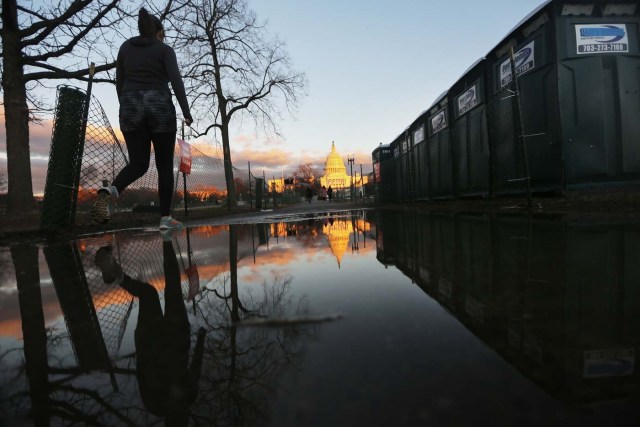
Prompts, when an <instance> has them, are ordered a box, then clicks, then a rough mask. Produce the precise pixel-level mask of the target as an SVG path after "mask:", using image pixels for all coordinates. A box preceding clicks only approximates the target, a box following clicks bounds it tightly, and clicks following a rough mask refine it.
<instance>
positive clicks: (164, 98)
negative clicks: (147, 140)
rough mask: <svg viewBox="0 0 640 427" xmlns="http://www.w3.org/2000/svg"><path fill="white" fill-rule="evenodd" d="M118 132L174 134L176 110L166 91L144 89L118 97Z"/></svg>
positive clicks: (169, 93) (169, 94)
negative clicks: (140, 131)
mask: <svg viewBox="0 0 640 427" xmlns="http://www.w3.org/2000/svg"><path fill="white" fill-rule="evenodd" d="M119 116H120V130H121V131H123V132H130V131H137V130H146V131H148V132H150V133H168V132H174V133H175V132H176V130H177V126H176V109H175V107H174V106H173V100H172V99H171V92H169V91H168V90H166V91H165V90H158V89H146V90H131V91H127V92H124V93H123V94H122V96H121V97H120V112H119Z"/></svg>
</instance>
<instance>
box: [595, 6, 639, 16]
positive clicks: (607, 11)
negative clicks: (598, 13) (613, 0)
mask: <svg viewBox="0 0 640 427" xmlns="http://www.w3.org/2000/svg"><path fill="white" fill-rule="evenodd" d="M636 6H637V5H636V4H635V3H624V4H607V5H605V6H604V9H603V10H602V14H603V15H604V16H612V15H615V16H622V15H635V13H636Z"/></svg>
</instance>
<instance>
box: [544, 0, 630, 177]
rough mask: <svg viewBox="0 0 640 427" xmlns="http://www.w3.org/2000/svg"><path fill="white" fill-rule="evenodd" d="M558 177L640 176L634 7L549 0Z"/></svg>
mask: <svg viewBox="0 0 640 427" xmlns="http://www.w3.org/2000/svg"><path fill="white" fill-rule="evenodd" d="M553 6H554V7H553V9H552V11H550V12H549V13H551V12H553V13H554V15H555V29H556V39H557V55H558V91H559V95H558V96H559V103H560V117H561V120H562V141H563V156H564V162H565V164H564V171H565V179H566V184H567V186H568V187H571V186H576V185H580V184H593V183H601V182H605V183H608V182H615V181H629V180H635V181H636V182H637V181H638V179H640V75H639V74H638V70H639V69H640V46H639V45H640V37H639V34H638V33H639V31H640V5H639V4H638V1H637V0H636V1H628V0H616V1H611V2H602V1H597V2H588V3H586V4H581V5H575V4H573V3H571V2H565V1H562V2H555V3H554V5H553Z"/></svg>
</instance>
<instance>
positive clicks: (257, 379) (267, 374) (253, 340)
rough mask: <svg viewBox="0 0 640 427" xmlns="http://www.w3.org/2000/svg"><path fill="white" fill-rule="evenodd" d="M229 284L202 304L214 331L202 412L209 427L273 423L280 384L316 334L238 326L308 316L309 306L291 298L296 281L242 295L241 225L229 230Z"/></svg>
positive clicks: (201, 396) (304, 328)
mask: <svg viewBox="0 0 640 427" xmlns="http://www.w3.org/2000/svg"><path fill="white" fill-rule="evenodd" d="M229 235H230V238H229V256H230V257H229V260H230V275H229V280H223V281H222V283H219V284H218V286H217V287H216V288H215V289H210V291H209V295H208V296H207V297H206V298H204V299H203V300H202V301H201V303H200V304H199V311H200V313H201V314H202V318H203V319H204V321H205V322H206V329H207V330H208V334H207V341H206V346H205V356H204V361H203V366H202V372H203V378H201V382H200V393H199V397H198V403H196V405H194V406H196V407H200V409H204V408H203V407H202V406H203V405H206V406H207V410H206V412H202V413H201V414H197V415H196V419H197V418H198V415H201V416H203V417H206V418H203V419H202V420H198V421H202V422H203V423H207V424H210V425H253V424H256V423H259V422H261V421H262V422H263V421H265V420H266V418H268V408H269V400H270V397H272V396H273V394H274V392H275V389H276V387H277V383H278V379H279V378H280V377H281V376H282V375H283V374H284V373H285V371H286V370H287V369H289V368H292V367H295V365H296V362H297V361H298V360H299V358H301V357H302V356H303V355H304V343H305V341H306V340H307V339H310V338H312V337H313V336H314V335H315V332H316V329H315V327H314V326H299V325H298V326H295V325H293V326H288V327H286V328H247V327H242V326H239V325H238V322H239V321H240V320H242V319H246V318H249V317H254V316H265V317H283V316H286V315H287V313H289V314H293V315H304V314H305V313H306V311H307V310H306V307H305V305H304V301H302V300H301V301H299V302H298V303H297V305H295V306H294V304H295V302H294V301H293V300H292V298H291V297H290V295H289V286H290V284H291V278H287V277H280V278H275V280H274V282H273V283H270V284H267V283H264V286H263V294H262V295H260V296H258V297H254V296H252V295H247V296H244V295H243V299H244V300H245V302H242V301H241V297H240V293H239V290H238V278H237V267H238V266H237V259H238V256H237V254H238V239H237V226H230V230H229Z"/></svg>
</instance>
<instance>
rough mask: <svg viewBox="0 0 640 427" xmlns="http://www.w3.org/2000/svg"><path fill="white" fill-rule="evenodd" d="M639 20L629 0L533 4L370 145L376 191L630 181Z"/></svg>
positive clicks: (480, 192)
mask: <svg viewBox="0 0 640 427" xmlns="http://www.w3.org/2000/svg"><path fill="white" fill-rule="evenodd" d="M639 27H640V7H639V6H638V2H637V0H636V1H628V0H612V1H605V2H603V1H587V2H584V1H581V2H580V3H577V2H570V1H559V0H550V1H547V2H545V3H543V4H542V5H541V6H539V7H538V8H537V9H536V10H534V11H533V12H532V13H531V14H529V16H528V17H527V18H525V19H524V20H523V21H521V23H519V24H518V25H517V26H516V27H515V28H514V30H513V31H511V32H510V33H509V34H508V35H507V36H506V37H505V38H504V39H503V40H502V41H501V42H500V43H499V44H498V45H497V46H496V47H495V48H494V49H492V50H491V51H489V53H488V54H487V55H486V56H485V57H484V58H482V59H480V60H479V61H477V62H476V63H475V64H473V65H472V66H471V67H470V68H469V69H468V70H467V71H466V72H465V73H464V74H463V76H462V77H461V78H460V79H459V80H457V81H456V82H455V83H454V84H453V86H451V88H449V90H447V91H446V92H445V93H443V94H442V95H441V96H440V97H438V99H437V100H436V101H435V102H434V103H433V104H432V105H431V106H430V107H429V108H428V109H427V110H426V111H424V112H423V113H422V114H420V116H419V117H418V118H417V119H416V120H414V121H413V123H411V124H410V125H409V126H408V127H407V128H406V129H405V130H404V131H403V132H402V133H401V134H400V135H399V136H398V137H397V138H395V139H394V140H393V141H392V142H391V143H390V144H385V145H383V144H381V145H380V146H379V147H377V148H376V149H375V150H373V152H372V160H373V166H374V185H375V191H376V196H377V197H378V199H379V200H380V201H381V202H396V201H410V200H434V199H452V198H458V197H468V196H488V195H504V194H516V193H523V192H525V191H527V186H528V185H529V186H530V188H531V190H532V191H534V192H543V191H544V192H546V191H561V190H565V189H570V188H581V187H585V186H592V185H602V184H612V183H616V184H623V185H627V184H630V183H631V184H633V183H635V184H637V183H640V46H639V45H640V36H639V31H640V29H639ZM512 52H513V65H514V69H515V74H516V76H517V79H516V81H515V82H514V81H513V78H512V75H513V73H512V61H511V59H510V58H511V53H512ZM516 83H517V85H516ZM516 89H517V92H516ZM516 95H517V96H516ZM520 129H521V131H520Z"/></svg>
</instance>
